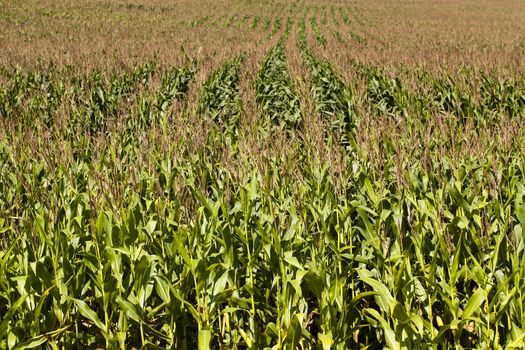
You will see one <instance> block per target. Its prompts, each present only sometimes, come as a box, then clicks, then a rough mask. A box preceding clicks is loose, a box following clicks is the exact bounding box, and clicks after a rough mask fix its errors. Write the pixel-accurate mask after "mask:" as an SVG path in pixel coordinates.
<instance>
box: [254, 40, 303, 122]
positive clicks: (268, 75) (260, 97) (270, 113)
mask: <svg viewBox="0 0 525 350" xmlns="http://www.w3.org/2000/svg"><path fill="white" fill-rule="evenodd" d="M255 89H256V100H257V103H258V104H259V106H260V108H261V109H262V111H263V114H264V115H265V116H267V117H268V118H269V119H270V121H271V122H272V123H274V124H277V125H281V126H282V127H284V128H293V127H297V126H299V124H300V123H301V108H300V104H299V97H298V95H297V93H296V92H295V87H294V85H293V81H292V78H291V76H290V73H289V72H288V67H287V63H286V57H285V52H284V42H283V41H280V42H279V43H278V44H277V45H276V46H275V47H274V48H273V49H272V50H271V51H270V52H269V53H268V55H267V57H266V59H265V60H264V62H263V63H262V65H261V68H260V70H259V74H258V75H257V79H256V86H255Z"/></svg>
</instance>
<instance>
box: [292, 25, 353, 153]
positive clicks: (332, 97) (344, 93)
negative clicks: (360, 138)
mask: <svg viewBox="0 0 525 350" xmlns="http://www.w3.org/2000/svg"><path fill="white" fill-rule="evenodd" d="M297 45H298V46H299V48H300V49H301V51H302V53H303V59H304V61H305V63H306V66H307V67H308V69H309V71H310V79H311V84H312V86H311V94H312V97H313V101H314V105H315V108H316V111H317V112H318V113H319V114H320V115H321V117H322V118H323V119H326V120H327V121H328V122H329V123H330V125H331V128H332V132H334V133H335V137H336V138H337V139H338V141H339V142H341V143H342V144H343V145H344V146H345V147H347V148H348V147H351V146H353V145H354V133H355V125H356V118H355V113H354V111H353V110H354V108H353V105H354V101H353V97H352V94H351V92H350V89H349V88H348V87H347V86H346V84H345V83H344V81H343V79H342V78H341V76H340V75H339V74H338V73H337V72H336V70H335V68H334V67H333V66H332V65H331V64H330V63H329V62H322V61H319V60H318V59H317V58H316V57H315V55H314V54H313V53H312V52H311V51H310V49H309V48H308V47H307V43H306V30H305V16H303V17H302V19H301V22H300V24H299V27H298V33H297Z"/></svg>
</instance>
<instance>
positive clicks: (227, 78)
mask: <svg viewBox="0 0 525 350" xmlns="http://www.w3.org/2000/svg"><path fill="white" fill-rule="evenodd" d="M243 60H244V56H240V57H238V58H236V59H233V60H229V61H228V62H226V64H224V65H223V66H222V67H220V68H219V69H217V70H216V71H215V72H213V73H212V75H211V76H210V77H209V78H208V80H207V81H206V82H205V84H204V89H203V92H202V95H201V98H200V101H199V106H198V110H197V113H198V114H200V115H203V116H205V117H206V118H209V119H211V120H213V121H214V122H215V123H216V124H217V125H219V126H220V127H221V129H223V130H226V129H228V130H229V132H232V131H233V129H235V127H236V125H237V120H238V118H239V115H240V113H241V110H242V103H241V98H240V96H239V70H240V67H241V64H242V62H243Z"/></svg>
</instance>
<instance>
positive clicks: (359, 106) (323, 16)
mask: <svg viewBox="0 0 525 350" xmlns="http://www.w3.org/2000/svg"><path fill="white" fill-rule="evenodd" d="M250 3H251V2H250ZM252 5H253V4H252ZM255 5H257V4H255ZM255 5H254V7H253V8H250V11H248V12H243V11H242V10H243V6H248V4H244V3H243V4H238V6H239V8H240V9H241V10H239V11H237V12H235V11H232V12H231V13H226V11H223V12H220V13H217V14H215V13H211V12H213V11H212V10H210V14H209V15H206V16H204V13H202V14H201V13H198V16H197V17H195V18H192V19H190V18H183V19H182V20H181V21H180V23H181V26H182V27H184V28H186V27H188V28H191V29H192V30H195V31H193V32H191V33H198V32H199V31H203V30H205V27H206V26H208V25H210V26H212V25H213V26H215V29H217V30H224V36H227V35H226V33H227V34H228V35H230V37H229V38H226V39H224V40H223V41H222V39H221V37H220V36H219V35H218V36H215V37H214V38H213V40H220V41H219V42H218V44H216V46H215V47H213V48H211V49H208V50H209V51H205V50H206V49H207V48H204V49H203V51H204V52H201V51H197V52H198V53H197V54H187V51H185V50H181V53H180V57H179V56H177V59H178V60H171V61H167V60H163V59H159V57H156V56H155V58H152V59H150V60H146V59H145V60H143V61H142V63H140V64H130V65H126V64H124V63H122V64H120V63H119V64H117V63H114V64H113V65H110V66H109V67H105V68H103V67H98V66H89V65H86V66H82V67H80V66H74V65H68V64H57V63H54V62H51V61H50V62H47V63H43V62H39V63H38V64H35V66H34V67H32V66H16V65H15V63H16V62H13V65H12V66H2V67H0V349H1V350H3V349H32V348H40V349H88V348H89V349H138V348H141V349H201V350H206V349H282V348H284V349H323V350H327V349H361V348H367V349H384V348H386V349H393V350H397V349H428V350H430V349H474V348H476V349H489V348H490V349H522V348H523V347H524V345H525V267H524V266H525V236H524V233H523V231H524V227H525V127H524V120H525V119H524V118H525V77H524V75H523V74H520V73H517V72H512V71H504V70H493V71H491V70H484V69H482V68H479V67H472V66H468V65H462V66H460V67H459V68H457V69H452V68H450V67H448V66H445V67H444V68H443V67H429V66H425V65H416V66H414V67H407V66H403V65H399V66H393V65H388V64H382V62H383V61H381V60H382V59H383V58H384V57H383V56H381V55H379V54H378V56H376V59H377V62H380V63H381V64H379V63H377V62H374V61H373V60H372V59H371V60H370V61H365V62H363V61H362V60H359V59H357V58H356V59H348V56H345V52H347V51H346V50H347V49H349V47H352V46H354V47H359V49H360V50H361V49H362V50H365V49H366V48H367V46H368V45H370V43H371V42H372V43H373V44H374V45H375V46H377V47H380V43H378V42H376V41H375V40H376V37H374V36H371V35H369V34H368V32H367V31H364V30H361V29H362V28H359V29H358V31H359V33H364V34H363V35H364V36H366V38H365V37H361V36H358V35H357V34H354V32H353V31H354V30H355V29H356V28H355V27H354V25H355V23H359V24H360V25H362V26H370V25H371V23H375V22H378V21H377V18H370V19H369V18H367V17H365V14H366V15H369V14H370V15H371V14H372V11H366V10H365V11H363V10H362V9H358V8H357V7H356V8H355V9H354V8H352V10H348V9H347V8H346V7H343V6H342V5H341V4H337V3H333V4H328V3H327V4H321V3H319V4H310V3H306V2H305V1H302V2H299V1H296V2H293V3H292V4H291V5H290V7H288V9H289V10H288V13H285V11H281V12H278V11H277V10H278V9H274V10H275V11H274V12H273V13H271V14H269V13H268V12H267V13H259V14H256V12H257V11H258V7H256V6H255ZM173 6H176V5H173ZM268 6H270V5H268ZM328 6H330V7H329V8H328ZM345 6H347V5H345ZM356 6H363V5H362V4H357V5H356ZM370 6H373V5H370ZM396 6H397V4H396ZM400 6H401V5H400ZM418 6H419V5H418ZM421 6H422V5H421ZM219 7H220V6H218V7H217V9H213V10H217V11H220V10H219V9H218V8H219ZM108 8H109V5H108ZM115 8H116V10H115V11H117V10H119V11H124V10H125V11H140V12H141V13H142V12H145V13H146V12H147V13H149V15H151V13H155V12H158V13H159V14H162V13H164V12H168V11H171V10H170V8H166V10H160V8H157V9H155V7H153V6H149V5H140V4H138V5H131V4H130V5H126V4H122V5H119V6H115ZM319 8H320V9H321V10H320V11H319ZM310 10H311V13H310V14H309V11H310ZM414 11H415V10H414ZM197 12H199V11H197ZM328 12H330V13H328ZM247 13H249V14H247ZM348 13H351V14H352V16H353V19H352V20H350V19H349V17H348ZM318 14H319V17H320V22H319V23H321V28H319V26H318V22H317V17H318ZM337 14H339V15H337ZM144 16H147V15H146V14H144ZM169 16H171V15H169ZM285 16H286V17H285ZM308 16H309V17H308ZM328 16H330V17H331V20H329V19H328ZM371 17H372V15H371ZM147 18H149V19H150V20H151V21H152V22H154V21H153V20H152V19H151V17H147ZM154 18H156V17H154ZM307 18H308V20H307ZM285 19H286V23H285V22H284V21H285ZM339 25H341V26H344V27H339ZM334 26H335V27H334ZM248 27H251V28H252V29H254V30H250V29H249V28H248ZM270 27H271V28H270ZM226 28H228V29H226ZM336 29H339V30H336ZM230 31H233V34H232V32H230ZM221 33H222V32H221ZM246 33H248V34H246ZM327 33H332V34H333V36H334V38H332V36H328V35H327V36H326V37H325V36H324V35H326V34H327ZM208 34H209V33H208ZM241 34H243V35H254V36H256V38H258V39H259V40H260V41H259V42H257V43H256V44H254V45H252V46H249V47H244V46H242V45H239V46H241V47H236V50H230V48H229V47H227V48H226V49H224V48H222V47H220V46H221V45H225V43H231V42H234V41H235V40H237V37H240V36H241ZM10 35H12V34H10ZM210 35H211V34H210ZM252 38H253V37H252ZM327 38H328V40H327ZM352 38H353V39H354V40H355V41H358V42H360V45H357V44H356V45H353V44H355V43H353V44H352V45H350V41H349V40H350V39H352ZM199 39H202V40H204V39H203V38H202V37H201V38H199ZM334 39H336V40H334ZM210 40H212V39H210ZM230 40H231V41H230ZM203 42H204V41H203ZM210 42H211V41H208V42H207V43H208V44H209V43H210ZM235 42H236V41H235ZM339 43H345V48H339V47H337V45H339ZM199 45H200V44H199ZM236 45H237V44H236ZM334 45H335V46H336V49H340V51H339V52H335V53H334ZM221 49H222V51H221ZM215 50H217V52H219V53H216V52H215ZM211 52H213V53H211ZM354 52H355V51H354ZM376 53H377V52H376ZM153 56H154V55H153ZM168 56H169V55H168ZM337 57H339V58H337ZM365 57H373V56H372V55H370V56H365ZM378 57H379V58H378Z"/></svg>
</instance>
